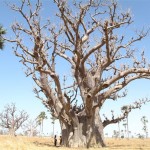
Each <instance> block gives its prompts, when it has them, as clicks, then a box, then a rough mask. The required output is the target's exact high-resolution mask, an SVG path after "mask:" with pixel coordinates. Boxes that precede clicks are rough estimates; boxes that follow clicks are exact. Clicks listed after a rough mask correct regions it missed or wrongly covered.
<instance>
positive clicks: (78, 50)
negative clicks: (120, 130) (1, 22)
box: [7, 0, 150, 147]
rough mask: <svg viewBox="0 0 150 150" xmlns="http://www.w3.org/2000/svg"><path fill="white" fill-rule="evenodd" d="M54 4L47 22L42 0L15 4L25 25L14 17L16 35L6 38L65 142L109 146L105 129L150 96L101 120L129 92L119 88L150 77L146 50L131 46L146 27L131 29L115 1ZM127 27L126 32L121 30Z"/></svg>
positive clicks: (56, 1) (125, 13) (61, 0)
mask: <svg viewBox="0 0 150 150" xmlns="http://www.w3.org/2000/svg"><path fill="white" fill-rule="evenodd" d="M34 2H35V1H34ZM50 5H55V8H56V9H55V10H56V17H55V19H52V20H47V22H46V21H44V20H43V19H42V16H41V11H42V10H43V9H42V10H41V8H42V7H44V6H42V1H40V0H37V2H36V4H35V3H33V1H32V3H31V1H30V0H23V1H22V2H21V4H20V5H18V4H17V5H15V4H13V5H11V6H10V7H11V9H12V10H14V11H15V12H16V13H19V14H20V15H21V16H22V19H24V24H23V23H22V22H23V20H22V21H21V22H19V21H16V22H15V23H14V24H13V25H12V31H13V32H14V35H15V37H14V38H13V39H7V41H10V42H14V43H15V44H14V45H15V46H14V47H13V48H14V51H15V54H16V56H17V57H19V58H20V59H21V60H20V62H22V64H23V65H24V66H25V67H26V68H27V70H26V76H31V77H32V78H33V80H34V81H35V83H36V84H37V87H36V88H35V89H34V92H35V93H36V96H37V97H38V98H39V99H41V101H42V103H43V104H44V105H45V106H46V107H47V108H48V109H50V111H51V112H52V113H53V115H54V116H55V117H56V118H58V119H59V121H60V125H61V130H62V142H63V144H64V145H65V146H70V147H81V146H82V147H89V146H90V144H91V142H93V143H96V144H98V145H101V146H105V142H104V136H103V129H104V128H105V127H106V126H107V125H110V124H112V123H117V122H118V121H121V120H122V119H124V118H125V117H126V116H127V115H128V113H129V112H131V110H132V109H135V108H139V107H141V105H142V104H143V103H144V102H145V101H148V99H145V100H139V101H138V102H136V103H135V104H133V105H129V107H128V109H126V111H124V112H123V113H122V114H120V116H119V117H115V116H114V117H112V118H111V119H108V118H106V119H105V120H103V121H102V119H101V116H100V114H99V113H100V111H101V108H102V106H103V105H104V104H105V102H106V101H107V100H108V99H112V100H116V99H117V98H121V97H124V96H126V93H125V92H123V93H120V92H122V91H123V89H124V88H125V87H126V86H127V85H128V84H129V83H130V82H132V81H134V80H136V79H140V78H149V76H150V67H149V64H148V62H147V60H146V58H145V54H144V51H141V53H136V50H135V49H134V47H133V45H135V43H136V42H139V41H141V40H142V39H143V38H144V37H146V36H147V34H148V31H147V30H144V29H142V30H141V31H136V32H135V33H134V34H130V28H129V26H130V25H131V24H132V23H133V20H132V17H131V13H130V11H128V10H127V11H121V10H120V9H119V7H118V3H117V2H116V1H115V0H112V1H107V0H87V1H79V0H74V1H67V0H66V1H64V0H54V1H53V2H52V1H50ZM45 9H47V8H46V7H45ZM53 11H54V9H53ZM43 14H44V13H43ZM50 15H51V14H50ZM50 17H51V16H50ZM50 19H51V18H50ZM56 22H57V23H56ZM56 24H57V25H56ZM123 30H126V32H125V33H126V34H127V35H128V36H125V35H122V34H121V33H122V32H121V31H123ZM128 31H129V33H128ZM129 35H131V37H129ZM138 54H139V55H138ZM62 69H64V70H66V72H68V76H67V75H65V74H63V73H62V72H60V70H62ZM43 95H44V96H43Z"/></svg>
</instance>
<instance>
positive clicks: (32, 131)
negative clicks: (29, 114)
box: [22, 119, 39, 137]
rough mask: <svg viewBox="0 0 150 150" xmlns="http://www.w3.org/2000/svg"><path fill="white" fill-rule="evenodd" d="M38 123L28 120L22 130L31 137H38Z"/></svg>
mask: <svg viewBox="0 0 150 150" xmlns="http://www.w3.org/2000/svg"><path fill="white" fill-rule="evenodd" d="M38 125H39V124H38V122H37V121H36V119H35V120H31V119H30V120H28V121H27V122H26V123H25V124H24V125H23V126H22V129H23V131H24V134H25V135H27V136H30V137H33V136H36V135H37V134H38V129H37V127H38Z"/></svg>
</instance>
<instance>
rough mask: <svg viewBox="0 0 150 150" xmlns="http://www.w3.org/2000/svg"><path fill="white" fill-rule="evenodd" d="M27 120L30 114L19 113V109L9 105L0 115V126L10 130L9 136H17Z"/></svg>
mask: <svg viewBox="0 0 150 150" xmlns="http://www.w3.org/2000/svg"><path fill="white" fill-rule="evenodd" d="M27 119H28V114H27V113H26V112H25V111H24V110H22V111H20V112H17V108H16V106H15V104H14V103H12V104H10V105H9V104H8V105H6V106H5V107H4V110H3V111H2V112H1V113H0V126H1V127H3V128H5V129H8V131H9V134H10V135H12V136H15V132H16V131H17V130H18V129H19V128H20V127H21V126H22V125H23V123H24V122H25V121H26V120H27Z"/></svg>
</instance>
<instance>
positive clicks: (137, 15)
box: [0, 0, 150, 135]
mask: <svg viewBox="0 0 150 150" xmlns="http://www.w3.org/2000/svg"><path fill="white" fill-rule="evenodd" d="M42 1H43V2H44V3H45V4H46V5H45V6H46V7H43V10H48V11H50V10H52V11H54V9H55V8H54V6H53V5H52V1H49V0H42ZM5 2H6V0H0V24H2V25H3V26H4V28H6V29H7V36H12V35H11V31H10V26H11V24H12V23H13V22H14V21H15V20H17V19H20V18H19V17H18V16H17V15H16V14H15V13H13V12H12V11H10V10H9V8H8V7H7V6H6V5H5ZM9 2H10V3H13V2H17V0H9ZM49 2H50V3H49ZM120 5H121V6H122V8H123V9H127V8H131V11H132V13H133V18H134V25H133V29H136V28H138V29H140V28H142V27H143V26H145V27H150V15H149V14H150V3H149V0H120ZM48 15H51V13H47V16H48ZM127 36H129V35H127ZM137 46H138V48H141V49H142V48H144V49H146V51H147V56H148V57H149V60H150V36H148V37H147V38H145V40H143V41H141V42H140V43H139V44H137ZM34 85H35V84H34V82H33V81H32V79H31V78H30V77H28V78H27V77H25V74H24V67H23V65H22V64H21V63H19V59H18V58H17V57H16V56H15V55H14V53H13V51H12V48H11V45H10V44H9V43H6V44H5V47H4V50H3V51H1V52H0V111H1V110H2V109H3V107H4V105H6V104H8V103H11V102H14V103H16V106H17V108H18V109H24V110H25V111H27V112H28V113H29V115H30V116H31V118H35V117H37V115H38V114H39V113H40V112H41V111H45V112H47V110H46V108H45V107H44V106H43V105H42V104H41V102H40V100H38V99H37V98H35V95H34V93H33V87H34ZM127 89H128V95H127V97H126V98H123V99H122V100H120V101H119V102H118V101H115V102H112V101H108V102H107V103H106V104H105V105H104V106H103V112H101V115H102V114H103V113H106V114H108V115H110V114H111V113H110V111H111V110H115V109H117V111H116V112H115V115H119V111H120V109H119V108H120V106H122V105H124V104H130V102H134V101H136V100H138V99H139V98H143V97H148V98H150V81H149V80H143V79H142V80H138V81H134V82H133V83H131V84H130V85H129V86H128V87H127ZM149 108H150V103H149V104H147V105H145V106H143V107H142V108H141V110H140V111H139V110H133V112H131V114H130V115H129V130H131V131H132V132H133V133H135V132H136V133H138V132H142V123H141V121H140V118H141V117H142V116H146V117H147V118H148V120H149V131H150V111H149ZM47 114H48V113H47ZM48 116H50V115H48ZM115 129H117V125H110V126H109V127H106V129H105V132H108V133H110V134H109V135H111V133H112V132H113V130H115ZM121 129H123V127H121ZM59 131H60V130H59V127H58V126H57V128H56V130H55V132H59ZM44 132H45V133H51V132H52V125H51V121H50V120H49V119H48V120H47V121H45V130H44Z"/></svg>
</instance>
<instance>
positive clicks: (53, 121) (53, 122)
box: [51, 116, 57, 137]
mask: <svg viewBox="0 0 150 150" xmlns="http://www.w3.org/2000/svg"><path fill="white" fill-rule="evenodd" d="M51 119H52V124H53V137H54V131H55V120H56V119H57V118H55V117H54V116H52V117H51Z"/></svg>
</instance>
